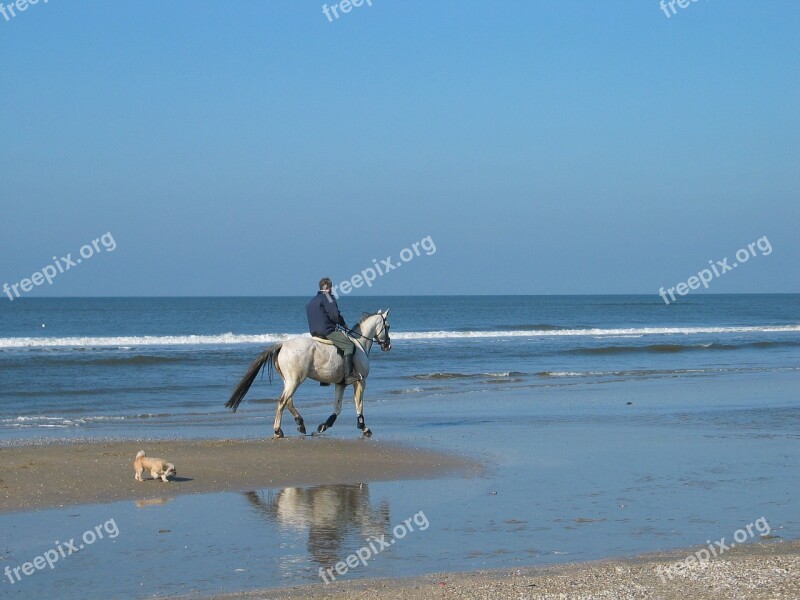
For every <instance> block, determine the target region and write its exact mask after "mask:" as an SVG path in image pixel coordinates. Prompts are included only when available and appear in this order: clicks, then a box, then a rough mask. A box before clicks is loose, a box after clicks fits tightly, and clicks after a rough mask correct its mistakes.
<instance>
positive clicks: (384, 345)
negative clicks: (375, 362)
mask: <svg viewBox="0 0 800 600" xmlns="http://www.w3.org/2000/svg"><path fill="white" fill-rule="evenodd" d="M374 316H376V317H380V322H379V323H377V324H376V325H377V328H376V329H375V340H377V342H378V343H379V344H380V345H381V350H383V351H384V352H387V351H389V350H391V349H392V340H391V339H390V338H389V309H388V308H387V309H386V310H385V311H381V310H380V309H379V310H378V312H377V313H376V314H375V315H374Z"/></svg>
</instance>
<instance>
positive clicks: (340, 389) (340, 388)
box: [317, 383, 347, 433]
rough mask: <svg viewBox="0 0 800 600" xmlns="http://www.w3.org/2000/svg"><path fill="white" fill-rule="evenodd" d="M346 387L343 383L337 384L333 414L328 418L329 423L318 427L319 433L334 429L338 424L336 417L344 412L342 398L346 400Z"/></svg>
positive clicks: (326, 422)
mask: <svg viewBox="0 0 800 600" xmlns="http://www.w3.org/2000/svg"><path fill="white" fill-rule="evenodd" d="M346 387H347V386H346V385H343V384H341V383H337V384H336V391H335V392H334V396H333V414H332V415H331V416H330V417H328V420H327V421H325V422H324V423H321V424H320V426H319V427H317V433H322V432H323V431H325V430H326V429H330V428H331V427H333V424H334V423H335V422H336V417H338V416H339V413H340V412H342V398H344V388H346Z"/></svg>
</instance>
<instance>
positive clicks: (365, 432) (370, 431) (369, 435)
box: [364, 429, 372, 437]
mask: <svg viewBox="0 0 800 600" xmlns="http://www.w3.org/2000/svg"><path fill="white" fill-rule="evenodd" d="M364 437H372V430H370V429H365V430H364Z"/></svg>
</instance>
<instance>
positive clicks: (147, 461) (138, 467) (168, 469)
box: [133, 450, 178, 483]
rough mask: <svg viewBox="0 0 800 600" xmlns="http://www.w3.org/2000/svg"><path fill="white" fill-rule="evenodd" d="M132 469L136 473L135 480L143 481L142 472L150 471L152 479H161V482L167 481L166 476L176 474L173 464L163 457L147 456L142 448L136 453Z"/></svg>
mask: <svg viewBox="0 0 800 600" xmlns="http://www.w3.org/2000/svg"><path fill="white" fill-rule="evenodd" d="M133 470H134V471H135V473H136V475H135V476H134V478H135V479H136V481H144V479H142V473H144V472H145V471H150V475H151V476H152V477H153V479H161V481H163V482H165V483H166V482H168V481H169V480H168V479H167V478H168V477H174V476H175V475H177V474H178V471H177V470H175V465H173V464H172V463H171V462H167V461H165V460H164V459H163V458H148V457H147V455H146V454H145V453H144V450H139V452H138V453H137V454H136V459H135V460H134V461H133Z"/></svg>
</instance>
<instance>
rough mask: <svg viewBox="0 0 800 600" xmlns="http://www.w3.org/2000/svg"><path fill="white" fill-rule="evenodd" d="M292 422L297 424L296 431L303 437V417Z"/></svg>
mask: <svg viewBox="0 0 800 600" xmlns="http://www.w3.org/2000/svg"><path fill="white" fill-rule="evenodd" d="M294 422H295V423H297V431H299V432H300V433H302V434H303V435H305V434H306V424H305V423H304V422H303V417H297V418H296V419H295V420H294Z"/></svg>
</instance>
